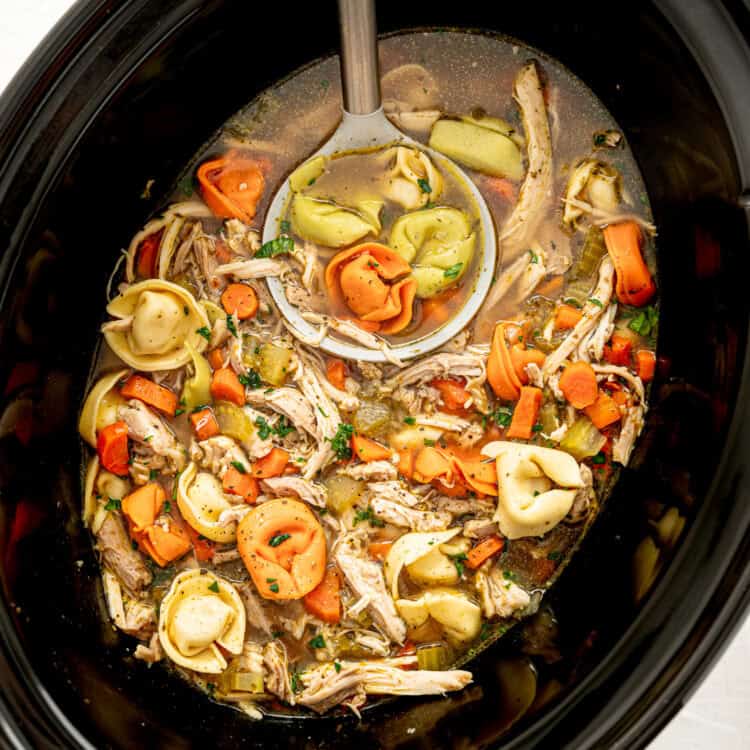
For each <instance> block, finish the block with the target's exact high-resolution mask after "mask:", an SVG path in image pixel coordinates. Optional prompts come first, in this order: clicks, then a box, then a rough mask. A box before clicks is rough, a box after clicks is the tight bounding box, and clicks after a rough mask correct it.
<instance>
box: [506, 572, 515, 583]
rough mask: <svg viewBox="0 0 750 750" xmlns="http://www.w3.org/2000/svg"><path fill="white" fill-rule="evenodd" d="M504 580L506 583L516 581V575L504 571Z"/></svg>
mask: <svg viewBox="0 0 750 750" xmlns="http://www.w3.org/2000/svg"><path fill="white" fill-rule="evenodd" d="M503 578H505V580H506V581H515V580H516V574H515V573H514V572H513V571H512V570H504V571H503Z"/></svg>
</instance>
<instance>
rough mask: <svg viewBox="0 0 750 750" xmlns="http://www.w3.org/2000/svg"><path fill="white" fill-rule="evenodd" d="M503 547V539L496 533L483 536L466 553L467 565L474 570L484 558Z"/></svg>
mask: <svg viewBox="0 0 750 750" xmlns="http://www.w3.org/2000/svg"><path fill="white" fill-rule="evenodd" d="M504 547H505V540H504V539H503V538H502V537H499V536H497V534H493V535H492V536H488V537H485V538H484V539H482V541H481V542H478V543H477V544H475V545H474V546H473V547H472V548H471V549H470V550H469V551H468V552H467V553H466V565H467V567H469V568H471V569H472V570H476V569H477V568H478V567H479V566H480V565H481V564H482V563H483V562H484V561H485V560H489V559H490V557H492V556H493V555H497V554H498V553H499V552H502V551H503V548H504Z"/></svg>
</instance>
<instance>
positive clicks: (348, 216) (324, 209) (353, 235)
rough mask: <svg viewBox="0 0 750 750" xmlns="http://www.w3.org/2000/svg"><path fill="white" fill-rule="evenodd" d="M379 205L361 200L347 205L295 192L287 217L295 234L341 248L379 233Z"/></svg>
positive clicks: (375, 202)
mask: <svg viewBox="0 0 750 750" xmlns="http://www.w3.org/2000/svg"><path fill="white" fill-rule="evenodd" d="M382 207H383V202H382V201H378V200H363V201H360V202H359V203H358V204H357V205H356V206H355V207H354V208H348V207H346V206H340V205H338V204H337V203H334V202H332V201H326V200H320V199H318V198H311V197H309V196H307V195H302V194H301V193H295V195H294V198H293V199H292V207H291V210H290V212H289V218H290V219H291V223H292V229H293V230H294V232H295V234H298V235H299V236H300V237H302V238H303V239H305V240H309V241H310V242H315V243H317V244H319V245H324V246H326V247H344V245H351V244H352V243H354V242H356V241H357V240H360V239H362V238H363V237H366V236H367V235H368V234H374V235H377V234H378V233H379V232H380V219H379V214H380V210H381V209H382Z"/></svg>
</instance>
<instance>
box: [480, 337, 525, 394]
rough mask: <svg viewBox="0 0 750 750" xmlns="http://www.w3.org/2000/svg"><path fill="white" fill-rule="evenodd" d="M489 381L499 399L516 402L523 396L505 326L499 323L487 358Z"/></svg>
mask: <svg viewBox="0 0 750 750" xmlns="http://www.w3.org/2000/svg"><path fill="white" fill-rule="evenodd" d="M487 380H488V382H489V384H490V386H491V387H492V390H493V391H494V392H495V395H496V396H497V397H498V398H501V399H503V400H504V401H515V400H516V399H518V397H519V396H520V394H521V381H520V380H519V379H518V376H517V375H516V372H515V370H514V369H513V363H512V361H511V358H510V352H509V351H508V345H507V343H506V342H505V326H504V324H503V323H498V324H497V325H496V326H495V332H494V334H493V335H492V347H491V349H490V356H489V357H488V358H487Z"/></svg>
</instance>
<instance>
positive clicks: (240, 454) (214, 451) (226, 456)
mask: <svg viewBox="0 0 750 750" xmlns="http://www.w3.org/2000/svg"><path fill="white" fill-rule="evenodd" d="M190 458H192V459H193V461H195V463H197V464H198V466H200V467H201V469H206V470H207V471H210V472H211V473H212V474H215V475H216V476H217V477H219V479H221V478H223V476H224V474H226V472H227V469H229V467H230V466H232V464H241V465H242V466H244V467H245V468H246V469H249V468H250V459H248V457H247V456H246V455H245V451H243V450H242V448H240V446H239V445H237V443H235V441H234V440H232V438H230V437H227V436H226V435H217V436H215V437H212V438H208V439H207V440H201V441H200V442H197V441H195V440H193V441H192V442H191V444H190Z"/></svg>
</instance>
